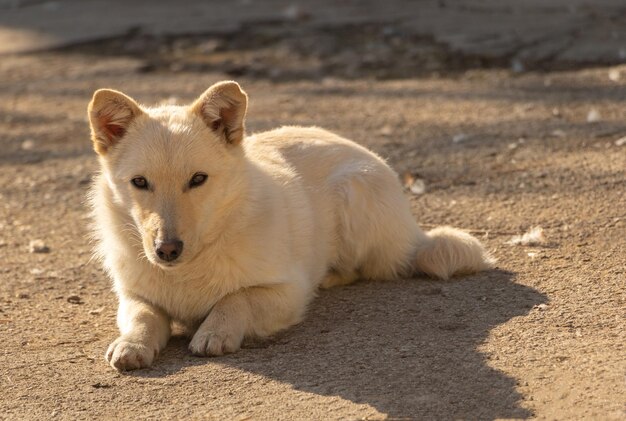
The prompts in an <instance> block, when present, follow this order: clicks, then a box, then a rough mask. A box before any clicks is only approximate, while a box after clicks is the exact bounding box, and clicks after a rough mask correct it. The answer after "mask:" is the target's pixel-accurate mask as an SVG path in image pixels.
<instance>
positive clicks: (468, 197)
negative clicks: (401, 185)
mask: <svg viewBox="0 0 626 421" xmlns="http://www.w3.org/2000/svg"><path fill="white" fill-rule="evenodd" d="M140 67H141V64H140V63H138V62H137V61H135V60H133V59H128V58H115V57H107V58H100V59H96V58H93V57H88V56H85V55H82V54H78V53H77V54H69V53H67V54H62V53H54V54H52V53H50V54H42V55H37V56H29V55H26V56H21V57H12V58H10V59H3V60H2V61H0V133H1V136H0V261H1V266H0V334H1V338H2V341H1V342H0V343H1V344H0V390H1V393H0V418H2V419H7V420H8V419H11V420H14V419H29V420H32V419H50V418H53V417H56V418H58V419H182V418H184V419H211V420H212V419H216V420H217V419H239V420H244V419H245V420H247V419H319V420H332V419H341V420H350V419H387V418H389V419H453V418H454V419H498V418H536V419H625V418H626V413H625V412H624V403H625V396H626V388H625V383H624V375H625V374H626V359H625V357H626V352H625V349H624V343H625V342H626V341H625V339H626V337H625V329H624V327H625V325H624V320H625V317H624V316H625V314H624V313H625V312H624V310H625V308H626V303H625V297H626V292H625V288H624V286H625V271H626V267H625V258H624V256H625V253H626V240H625V239H626V193H625V192H626V144H624V141H621V142H620V141H619V139H620V138H622V137H623V136H626V108H625V106H626V67H623V66H622V67H621V68H620V67H613V68H596V69H588V70H577V71H568V72H560V73H525V74H519V75H513V74H511V73H509V72H508V71H505V70H481V71H478V70H476V71H468V72H464V73H463V72H461V73H459V74H456V75H455V76H450V77H446V76H441V77H437V78H423V79H405V80H400V81H392V80H389V81H370V80H367V79H362V78H356V79H354V80H338V79H331V78H325V79H322V80H317V81H316V80H291V81H288V82H285V83H278V82H276V81H269V80H268V79H263V78H259V79H253V78H242V79H240V82H241V83H242V84H243V86H244V87H245V89H246V90H247V91H248V93H249V94H250V96H251V108H250V111H249V120H248V127H249V129H250V130H251V131H259V130H264V129H268V128H272V127H275V126H279V125H281V124H301V125H313V124H314V125H319V126H323V127H326V128H329V129H331V130H334V131H337V132H339V133H340V134H342V135H345V136H347V137H350V138H352V139H355V140H357V141H358V142H360V143H362V144H364V145H366V146H368V147H370V148H372V149H374V150H375V151H377V152H378V153H380V154H381V155H383V156H385V157H387V158H388V160H389V162H390V163H391V165H392V166H393V167H394V168H395V169H396V170H397V171H398V172H399V173H403V172H405V171H409V172H412V173H415V174H416V177H420V178H421V179H423V180H424V183H425V185H426V192H425V193H424V194H421V195H412V205H413V210H414V213H415V215H416V218H418V220H419V221H420V222H421V223H422V224H423V225H424V226H425V227H431V226H436V225H441V224H451V225H455V226H458V227H461V228H465V229H469V230H473V232H474V233H475V234H476V235H477V236H479V237H481V238H482V239H483V241H484V242H485V243H486V244H487V245H488V247H489V248H490V249H492V250H493V252H494V254H495V255H496V256H497V258H498V259H499V267H498V269H497V270H493V271H490V272H486V273H483V274H479V275H475V276H470V277H467V278H464V279H455V280H452V281H449V282H438V281H433V280H429V279H426V278H416V279H407V280H403V281H398V282H388V283H366V282H361V283H357V284H355V285H351V286H347V287H341V288H336V289H332V290H329V291H323V292H320V294H319V297H318V298H317V299H316V300H315V301H314V303H313V304H312V305H311V308H310V310H309V312H308V317H307V318H306V320H305V321H304V322H303V323H302V324H300V325H298V326H296V327H294V328H293V329H290V330H289V331H287V332H285V333H283V334H280V335H278V336H277V337H275V338H272V339H271V340H268V341H265V342H260V343H250V344H248V346H247V347H246V348H245V349H243V350H241V351H240V352H238V353H236V354H234V355H230V356H225V357H219V358H212V359H201V358H196V357H193V356H191V355H190V354H189V352H188V351H187V349H186V347H187V340H186V339H184V338H175V339H173V340H172V341H171V342H170V344H169V345H168V347H167V349H166V351H165V352H164V353H163V354H162V355H161V356H160V357H159V359H158V360H157V361H156V363H155V365H154V367H153V368H149V369H144V370H140V371H136V372H132V373H129V374H119V373H117V372H115V371H113V370H112V369H111V368H110V367H108V365H107V364H106V363H105V362H104V359H103V354H104V351H105V350H106V347H107V345H108V343H109V342H110V341H112V340H113V339H114V338H115V337H116V335H117V332H116V327H115V311H116V302H115V297H114V295H113V293H112V292H111V291H110V284H109V281H108V280H107V278H106V276H105V275H104V273H103V272H102V270H101V268H100V266H99V265H98V264H97V263H96V262H93V261H90V255H91V252H90V250H91V249H90V247H91V246H90V243H89V238H88V229H87V223H88V219H87V209H86V206H85V205H84V200H85V194H86V192H87V188H88V185H89V182H90V179H91V177H92V175H93V173H94V171H96V169H97V162H96V159H95V155H94V154H93V153H92V151H91V145H90V141H89V137H88V128H87V122H86V116H85V108H86V104H87V102H88V101H89V99H90V97H91V94H92V92H93V90H94V89H96V88H99V87H115V88H118V89H121V90H124V91H126V92H128V93H129V94H131V95H132V96H134V97H135V98H137V99H139V100H140V101H142V102H146V103H151V102H157V101H160V100H168V101H171V102H177V101H178V102H186V101H190V100H192V99H193V98H195V97H196V95H198V94H199V93H200V92H202V91H203V90H204V89H205V88H206V87H208V86H209V85H210V84H211V83H213V82H215V81H217V80H220V79H222V78H225V77H226V76H225V75H223V74H219V73H193V72H187V71H178V72H174V73H172V72H168V71H155V72H150V73H141V69H140ZM611 70H612V73H611V75H612V78H609V73H610V71H611ZM620 72H621V73H620ZM616 74H617V76H618V77H615V76H616ZM611 79H613V80H611ZM592 110H595V112H592V113H591V114H592V115H591V116H590V117H591V120H597V121H595V122H588V121H587V119H588V117H589V113H590V111H592ZM534 226H541V227H543V229H544V230H545V237H546V240H547V244H545V245H543V246H541V247H529V246H519V245H517V246H515V245H510V244H507V241H509V240H510V239H511V237H512V236H513V235H515V234H521V233H523V232H525V231H526V230H528V229H529V228H532V227H534ZM33 240H42V242H43V243H44V245H45V246H47V247H48V248H49V250H48V252H47V253H32V252H30V251H29V245H30V243H31V241H33Z"/></svg>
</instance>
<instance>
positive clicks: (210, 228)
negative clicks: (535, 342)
mask: <svg viewBox="0 0 626 421" xmlns="http://www.w3.org/2000/svg"><path fill="white" fill-rule="evenodd" d="M247 104H248V97H247V95H246V93H245V92H244V91H243V90H242V89H241V87H240V86H239V84H237V83H236V82H233V81H224V82H220V83H217V84H215V85H213V86H211V87H210V88H209V89H207V90H206V91H205V92H204V93H203V94H202V95H201V96H200V97H199V98H198V99H197V100H196V101H195V102H193V103H192V104H191V105H189V106H175V105H163V106H159V107H152V108H150V107H145V106H140V105H139V104H138V103H137V102H135V100H133V99H131V98H130V97H128V96H126V95H125V94H123V93H121V92H118V91H114V90H109V89H100V90H98V91H96V92H95V93H94V95H93V98H92V100H91V102H90V104H89V107H88V117H89V122H90V126H91V138H92V141H93V147H94V149H95V151H96V153H97V154H98V158H99V162H100V166H101V171H100V173H99V175H98V176H97V177H96V178H95V179H94V183H93V186H92V188H91V191H90V203H91V208H92V212H93V219H94V236H95V238H96V243H97V250H96V255H97V256H98V257H99V258H101V260H102V262H103V264H104V267H105V268H106V270H107V272H108V273H109V274H110V276H111V278H112V280H113V285H114V290H115V293H116V294H117V298H118V300H119V308H118V314H117V324H118V327H119V330H120V336H119V337H118V338H117V339H116V340H115V341H113V343H111V345H110V346H109V348H108V350H107V352H106V354H105V358H106V360H107V361H108V363H109V364H110V365H111V366H112V367H113V368H115V369H117V370H132V369H138V368H143V367H148V366H150V365H151V364H152V363H153V361H154V359H155V358H156V357H157V355H158V354H159V351H161V350H162V349H163V348H164V347H165V345H166V343H167V342H168V339H169V337H170V335H171V329H172V327H171V326H172V324H173V323H174V322H176V323H179V324H181V325H182V326H185V328H186V329H187V330H188V331H189V332H192V334H193V336H192V338H191V341H190V344H189V349H190V351H191V352H192V353H193V354H195V355H199V356H218V355H222V354H225V353H231V352H235V351H237V350H238V349H239V348H240V346H241V342H242V340H243V339H244V338H246V337H267V336H268V335H272V334H274V333H276V332H278V331H280V330H283V329H286V328H288V327H290V326H293V325H295V324H297V323H298V322H300V321H301V320H302V318H303V315H304V313H305V310H306V308H307V305H308V303H309V302H310V301H311V300H312V298H313V297H314V296H315V293H316V290H317V289H318V288H329V287H332V286H335V285H345V284H349V283H351V282H354V281H355V280H357V279H371V280H393V279H397V278H401V277H407V276H411V275H412V274H413V273H417V272H420V273H425V274H427V275H430V276H433V277H435V278H440V279H448V278H449V277H450V276H453V275H459V274H469V273H474V272H478V271H482V270H485V269H488V268H490V267H492V265H493V263H494V260H493V258H492V257H491V256H490V255H489V253H488V252H487V251H486V250H485V248H484V247H483V246H482V245H481V243H480V242H479V241H478V240H477V239H476V238H474V237H472V236H471V235H470V234H468V233H465V232H463V231H461V230H458V229H454V228H450V227H440V228H435V229H433V230H431V231H429V232H424V231H422V230H421V229H420V228H419V226H418V224H417V223H416V221H415V220H414V218H413V215H412V214H411V212H410V207H409V201H408V199H407V198H406V196H405V194H404V192H403V189H402V186H401V185H400V182H399V180H398V177H397V174H396V173H395V172H394V171H393V170H392V169H391V168H390V167H389V166H388V165H387V164H386V163H385V161H384V160H383V159H381V158H380V157H379V156H377V155H376V154H374V153H373V152H371V151H369V150H367V149H366V148H364V147H362V146H360V145H358V144H357V143H354V142H352V141H350V140H347V139H344V138H342V137H340V136H338V135H335V134H333V133H331V132H328V131H325V130H323V129H319V128H304V127H282V128H279V129H276V130H272V131H268V132H264V133H258V134H253V135H250V136H247V135H246V133H245V121H244V120H245V116H246V110H247ZM194 332H195V333H194Z"/></svg>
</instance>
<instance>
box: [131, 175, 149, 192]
mask: <svg viewBox="0 0 626 421" xmlns="http://www.w3.org/2000/svg"><path fill="white" fill-rule="evenodd" d="M130 182H131V184H132V185H133V186H135V187H137V188H138V189H142V190H147V189H148V180H146V179H145V178H143V177H135V178H133V179H132V180H130Z"/></svg>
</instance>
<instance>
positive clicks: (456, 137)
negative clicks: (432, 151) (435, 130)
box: [452, 133, 469, 143]
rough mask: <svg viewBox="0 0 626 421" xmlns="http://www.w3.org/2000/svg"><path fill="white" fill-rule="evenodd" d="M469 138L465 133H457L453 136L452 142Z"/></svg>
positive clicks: (459, 141)
mask: <svg viewBox="0 0 626 421" xmlns="http://www.w3.org/2000/svg"><path fill="white" fill-rule="evenodd" d="M467 139H469V135H467V134H465V133H457V134H455V135H454V136H452V143H461V142H464V141H466V140H467Z"/></svg>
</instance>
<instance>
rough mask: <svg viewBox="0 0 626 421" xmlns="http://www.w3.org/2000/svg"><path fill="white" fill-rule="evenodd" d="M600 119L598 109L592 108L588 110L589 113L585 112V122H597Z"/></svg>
mask: <svg viewBox="0 0 626 421" xmlns="http://www.w3.org/2000/svg"><path fill="white" fill-rule="evenodd" d="M601 119H602V117H601V116H600V111H598V110H596V109H595V108H592V109H591V110H589V113H587V123H597V122H598V121H600V120H601Z"/></svg>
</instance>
